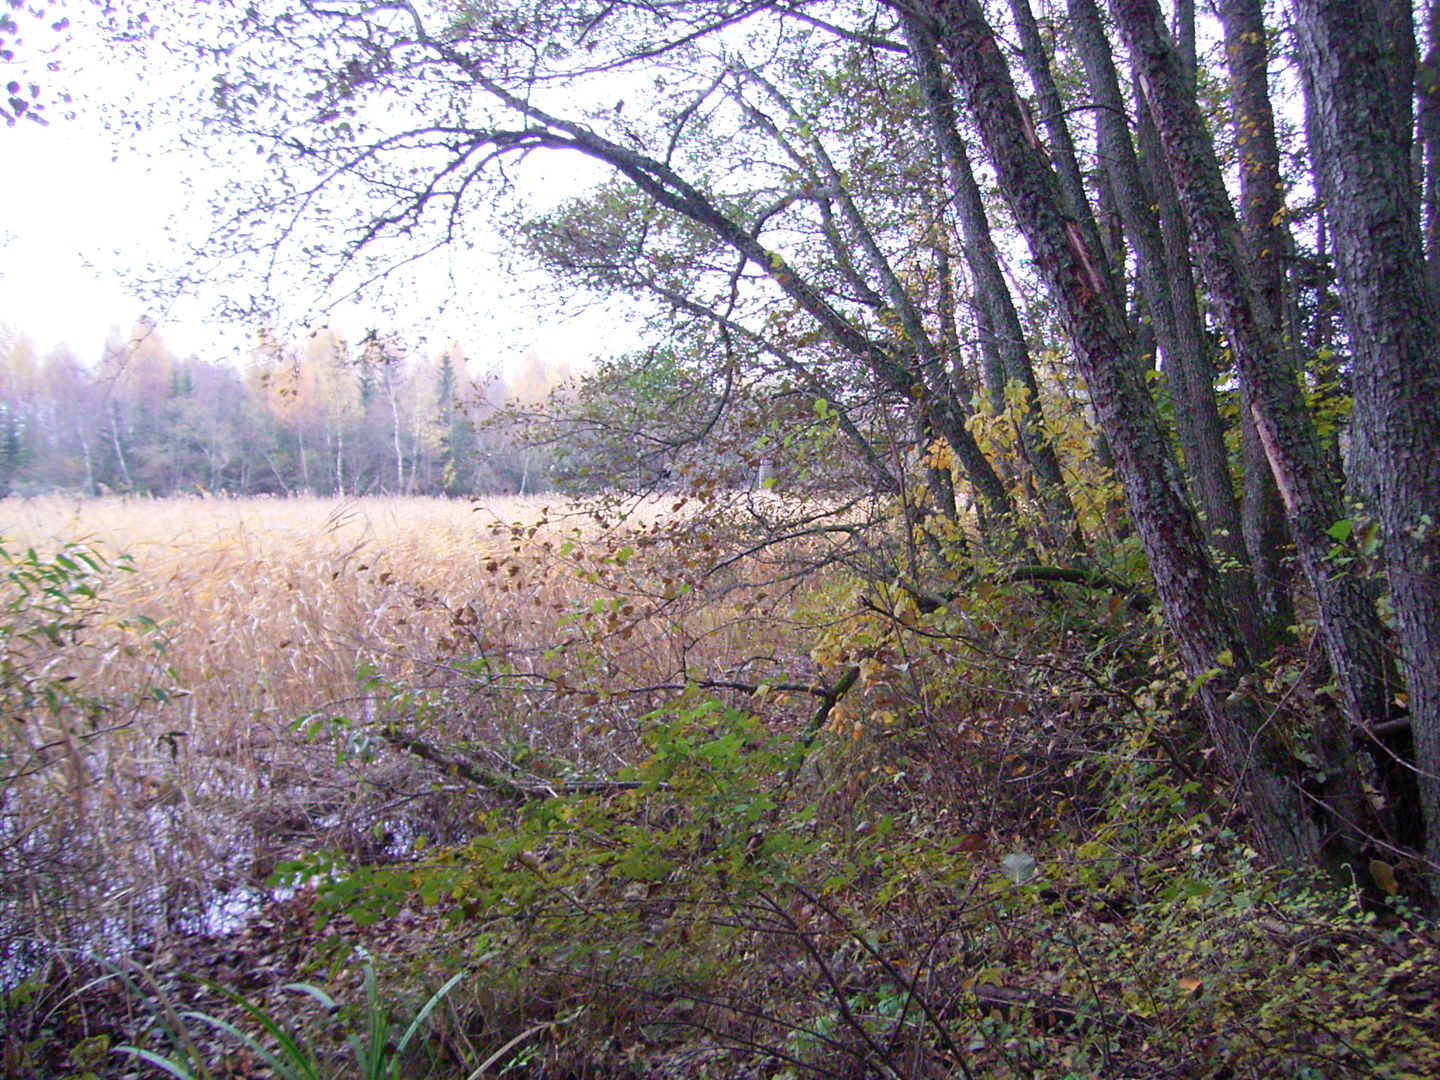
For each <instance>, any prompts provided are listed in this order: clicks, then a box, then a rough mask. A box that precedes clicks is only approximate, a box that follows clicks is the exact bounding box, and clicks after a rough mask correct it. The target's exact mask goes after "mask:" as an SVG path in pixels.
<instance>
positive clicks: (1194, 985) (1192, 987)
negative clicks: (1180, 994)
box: [1175, 975, 1202, 994]
mask: <svg viewBox="0 0 1440 1080" xmlns="http://www.w3.org/2000/svg"><path fill="white" fill-rule="evenodd" d="M1175 985H1176V986H1178V987H1180V989H1181V990H1184V991H1185V993H1187V994H1193V993H1195V992H1196V991H1197V990H1199V989H1200V987H1201V985H1202V983H1201V980H1199V979H1197V978H1196V977H1195V976H1194V975H1185V976H1182V977H1181V978H1179V979H1176V980H1175Z"/></svg>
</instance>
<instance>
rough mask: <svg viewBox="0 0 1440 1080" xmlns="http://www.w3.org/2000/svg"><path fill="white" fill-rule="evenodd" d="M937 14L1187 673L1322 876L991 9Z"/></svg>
mask: <svg viewBox="0 0 1440 1080" xmlns="http://www.w3.org/2000/svg"><path fill="white" fill-rule="evenodd" d="M924 10H925V11H926V12H927V13H928V14H929V15H930V16H931V17H933V18H934V20H935V22H936V23H937V29H938V34H939V38H940V41H941V43H942V45H943V47H944V50H945V53H946V55H947V57H948V59H949V61H950V66H951V70H952V71H953V72H954V74H955V78H956V82H957V84H958V85H959V86H960V87H961V88H962V90H963V92H964V97H965V99H966V101H967V103H968V106H969V110H970V114H971V116H972V117H973V119H974V121H975V123H976V126H977V128H978V129H979V131H980V135H981V137H982V139H983V140H984V143H985V146H986V148H987V150H988V152H989V155H990V159H991V162H992V164H993V165H994V167H995V172H996V177H997V179H998V181H999V184H1000V189H1001V192H1002V193H1003V195H1004V196H1005V199H1006V201H1007V202H1008V203H1009V205H1010V208H1011V210H1012V212H1013V213H1014V215H1015V218H1016V221H1017V223H1018V224H1019V226H1020V229H1021V231H1022V232H1023V233H1024V234H1025V237H1026V240H1027V242H1028V243H1029V246H1030V251H1031V254H1032V257H1033V258H1034V261H1035V265H1036V266H1037V268H1038V269H1039V271H1040V273H1041V274H1042V275H1043V277H1044V279H1045V282H1046V284H1047V286H1048V290H1049V292H1050V295H1051V296H1052V298H1053V299H1054V301H1055V303H1056V304H1057V305H1058V307H1059V311H1060V315H1061V318H1062V320H1063V322H1064V325H1065V328H1066V331H1067V334H1068V336H1069V338H1070V340H1071V342H1072V344H1073V346H1074V349H1075V353H1076V356H1077V359H1078V361H1079V364H1080V367H1081V370H1082V372H1083V374H1084V376H1085V380H1086V382H1087V384H1088V385H1089V388H1090V394H1091V398H1092V399H1093V401H1094V403H1095V408H1096V410H1097V412H1098V414H1099V417H1100V421H1101V424H1102V425H1103V427H1104V429H1105V433H1106V435H1107V437H1108V440H1109V443H1110V446H1111V449H1112V450H1113V452H1114V454H1115V461H1116V466H1117V468H1118V470H1119V474H1120V478H1121V480H1122V481H1123V482H1124V485H1125V491H1126V497H1127V499H1128V500H1129V503H1130V507H1131V512H1132V515H1133V517H1134V521H1135V526H1136V530H1137V532H1138V533H1139V536H1140V540H1141V543H1142V545H1143V546H1144V549H1145V553H1146V555H1147V556H1148V557H1149V560H1150V567H1151V571H1152V573H1153V574H1154V577H1155V587H1156V591H1157V593H1158V594H1159V597H1160V601H1161V604H1162V605H1163V606H1164V610H1165V614H1166V620H1167V624H1168V625H1169V627H1170V629H1171V632H1172V633H1173V634H1174V635H1175V639H1176V642H1177V644H1178V645H1179V648H1180V653H1181V656H1182V658H1183V661H1184V664H1185V668H1186V671H1187V672H1188V673H1190V675H1191V676H1192V677H1193V678H1196V680H1197V683H1198V684H1199V685H1198V690H1197V696H1198V698H1199V700H1200V702H1201V704H1202V706H1203V708H1204V710H1205V714H1206V717H1207V719H1208V720H1209V723H1210V730H1211V733H1212V735H1213V737H1214V739H1215V743H1216V747H1217V750H1218V751H1219V754H1220V757H1221V760H1222V762H1223V763H1224V767H1225V768H1226V769H1227V771H1228V772H1229V775H1230V776H1232V777H1233V778H1234V779H1235V781H1236V783H1237V784H1239V785H1241V786H1242V789H1243V790H1244V791H1245V794H1246V798H1247V801H1248V805H1249V807H1250V809H1251V810H1252V812H1253V815H1254V818H1253V819H1254V822H1255V825H1256V828H1257V830H1258V832H1259V834H1260V836H1261V837H1262V843H1263V844H1264V845H1265V847H1266V848H1267V849H1268V850H1269V852H1270V854H1271V855H1272V857H1274V858H1275V859H1277V860H1279V861H1281V862H1284V863H1287V864H1290V865H1294V866H1305V865H1312V864H1313V862H1314V860H1315V858H1316V856H1317V854H1318V852H1319V848H1320V837H1319V832H1318V830H1317V829H1316V827H1315V825H1314V823H1313V822H1312V820H1311V819H1310V817H1309V815H1308V814H1307V813H1306V812H1305V807H1304V804H1303V802H1302V800H1301V797H1300V794H1299V792H1298V790H1297V789H1296V787H1295V786H1294V785H1293V783H1292V777H1293V773H1294V768H1293V762H1292V761H1291V759H1290V758H1289V756H1288V753H1287V751H1286V750H1285V747H1284V745H1283V743H1282V740H1281V737H1280V732H1279V731H1278V730H1277V725H1275V724H1272V723H1269V722H1268V720H1269V718H1268V717H1267V715H1266V713H1265V712H1264V711H1263V710H1262V709H1261V708H1260V707H1259V704H1258V702H1257V701H1256V700H1255V699H1254V698H1253V697H1252V696H1251V694H1250V693H1249V692H1247V691H1246V690H1244V689H1243V688H1242V687H1243V685H1244V681H1245V680H1247V679H1248V677H1249V676H1251V675H1252V674H1253V671H1252V669H1251V666H1250V663H1249V659H1248V656H1247V654H1246V653H1245V649H1244V645H1243V644H1242V642H1241V640H1240V638H1239V635H1238V632H1237V630H1236V627H1235V625H1234V623H1233V621H1232V620H1231V618H1230V616H1229V614H1228V612H1227V610H1226V608H1225V606H1224V603H1223V601H1222V599H1221V597H1220V594H1219V592H1218V590H1217V589H1216V587H1215V575H1214V570H1213V566H1212V564H1211V562H1210V558H1209V553H1208V550H1207V546H1206V544H1205V540H1204V537H1203V535H1202V534H1201V531H1200V526H1199V522H1198V521H1197V519H1196V517H1195V515H1194V512H1193V511H1192V510H1191V509H1190V506H1189V504H1188V502H1187V501H1186V499H1185V497H1184V494H1183V488H1182V486H1181V482H1180V478H1179V472H1178V468H1177V466H1176V463H1175V460H1174V458H1173V457H1172V456H1171V454H1170V451H1169V448H1168V446H1167V443H1166V440H1165V437H1164V434H1163V431H1162V429H1161V427H1160V422H1159V416H1158V414H1157V411H1156V409H1155V405H1154V402H1153V401H1152V400H1151V398H1150V395H1149V392H1148V391H1147V389H1146V386H1145V383H1144V380H1143V378H1142V375H1141V371H1140V366H1139V364H1138V363H1137V362H1136V359H1135V357H1134V356H1133V355H1131V349H1132V348H1133V341H1132V340H1131V339H1130V335H1129V332H1128V328H1127V327H1126V324H1125V320H1124V314H1123V311H1122V310H1121V308H1120V306H1119V303H1118V300H1117V298H1116V297H1115V295H1114V294H1113V292H1112V290H1111V286H1110V283H1109V282H1107V281H1106V280H1105V279H1104V277H1103V276H1102V275H1101V274H1100V273H1099V272H1098V270H1097V268H1096V264H1095V259H1094V257H1093V256H1092V254H1091V252H1090V251H1089V250H1088V249H1087V246H1086V242H1085V238H1084V236H1083V234H1082V233H1081V231H1080V229H1079V228H1078V227H1077V226H1076V223H1075V222H1074V221H1073V220H1070V219H1068V218H1067V217H1066V216H1065V214H1064V212H1063V209H1062V204H1061V202H1060V199H1059V195H1058V190H1057V187H1056V181H1055V177H1054V174H1053V173H1052V172H1051V169H1050V166H1049V163H1048V161H1047V160H1046V156H1045V153H1044V150H1043V148H1042V147H1041V145H1040V142H1039V140H1038V139H1037V138H1036V137H1035V134H1034V130H1033V128H1031V127H1029V125H1028V124H1027V123H1026V121H1025V119H1024V117H1023V116H1022V115H1021V114H1020V109H1019V106H1018V104H1017V100H1016V96H1015V88H1014V84H1013V82H1012V80H1011V78H1010V73H1009V70H1008V69H1007V68H1006V66H1005V62H1004V59H1003V57H1002V54H1001V51H1000V46H999V45H998V43H997V42H996V40H995V35H994V33H993V32H992V31H991V29H990V27H989V26H988V25H987V24H986V23H985V18H984V15H983V13H982V11H981V9H980V7H979V3H978V0H928V2H927V3H926V4H925V5H924ZM1227 653H1228V655H1229V657H1230V658H1231V659H1232V660H1233V666H1228V667H1227V666H1224V665H1218V666H1217V658H1220V657H1222V654H1227ZM1212 672H1215V673H1216V674H1213V675H1211V673H1212ZM1207 676H1210V677H1207Z"/></svg>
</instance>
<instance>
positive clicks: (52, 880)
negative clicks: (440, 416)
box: [0, 497, 805, 948]
mask: <svg viewBox="0 0 1440 1080" xmlns="http://www.w3.org/2000/svg"><path fill="white" fill-rule="evenodd" d="M667 509H671V507H668V506H664V505H661V504H658V503H657V504H652V505H648V506H642V507H640V508H639V510H638V512H634V513H632V514H630V515H629V516H628V517H626V518H625V519H624V520H623V521H622V520H619V519H618V518H616V517H615V516H614V515H613V514H610V515H601V516H599V517H596V516H589V515H586V514H584V513H582V512H581V511H580V510H578V509H577V508H574V507H570V506H567V505H565V504H564V503H563V502H558V501H556V500H554V499H548V500H547V499H543V498H529V499H517V498H513V497H511V498H503V499H496V500H488V501H487V500H482V501H477V502H468V501H463V500H444V499H423V498H366V499H319V498H304V499H288V500H281V499H242V500H227V499H210V498H185V499H169V500H149V499H137V498H132V499H104V500H86V501H77V500H66V499H61V498H47V499H35V500H13V499H12V500H6V501H3V502H0V536H3V537H4V543H5V546H6V548H7V549H8V550H10V551H11V552H16V551H23V550H24V549H25V548H27V547H32V546H33V547H34V548H35V549H36V550H37V552H39V553H41V554H46V553H50V552H53V551H56V550H58V549H59V548H60V547H61V546H62V545H64V544H67V543H78V544H82V545H85V546H87V547H89V548H91V549H93V550H94V551H96V552H98V553H99V554H101V555H103V556H104V557H105V558H106V559H107V560H110V561H111V562H112V563H115V564H117V565H118V564H120V562H121V560H122V558H123V559H128V560H129V561H130V566H131V567H132V568H133V572H121V571H118V570H117V571H113V572H111V573H109V574H107V575H106V580H105V582H104V584H103V587H102V589H101V593H100V595H101V604H100V607H99V608H98V610H97V612H96V613H95V616H94V618H93V619H92V620H91V621H90V625H89V627H88V629H87V630H86V632H85V634H84V635H83V638H82V640H81V641H80V642H79V643H77V644H76V645H74V646H72V647H67V648H66V649H64V650H62V651H60V652H58V653H57V655H55V656H54V657H52V658H51V662H52V663H53V664H54V665H55V668H54V670H55V671H57V672H58V671H61V670H63V671H64V672H65V674H66V676H67V677H73V682H71V683H69V684H67V685H68V686H69V687H70V688H71V689H72V690H73V691H74V692H75V693H77V694H82V695H83V694H86V693H90V694H93V695H95V696H97V697H100V698H103V699H104V701H105V702H106V703H107V704H106V710H105V715H104V717H103V719H101V720H100V721H99V724H98V726H99V727H100V728H101V731H100V733H99V734H95V733H94V731H93V730H89V729H87V727H86V723H88V724H89V725H90V728H92V729H93V728H94V727H95V726H96V722H95V721H94V720H93V719H92V720H90V721H87V722H82V721H81V720H80V719H78V718H77V717H74V716H71V717H69V718H64V717H59V718H57V717H53V716H52V717H50V718H49V719H47V720H44V721H43V723H42V722H36V723H31V724H30V725H29V727H28V728H23V727H22V726H21V725H19V724H17V723H15V722H13V721H12V722H11V726H10V730H9V731H7V732H6V737H7V738H8V739H11V740H20V741H21V745H22V746H23V745H24V740H30V743H29V746H30V749H31V750H32V751H33V750H34V747H35V746H37V745H43V746H45V747H48V748H49V749H48V750H47V757H46V758H45V760H46V761H47V762H48V763H47V764H46V765H45V767H43V768H40V769H37V770H35V771H34V772H33V773H31V774H30V775H27V776H25V777H24V778H23V779H21V780H19V781H16V782H13V783H11V784H9V785H8V788H9V790H8V793H7V797H8V798H7V806H6V815H7V816H6V827H7V829H8V835H5V836H3V839H4V841H5V843H6V845H7V846H8V847H9V848H10V850H11V851H12V852H19V853H21V854H23V856H24V857H23V858H18V859H17V860H16V861H17V864H18V865H20V866H21V867H22V869H24V870H25V871H26V872H25V873H20V874H14V875H12V876H11V879H10V882H9V884H8V886H7V890H8V902H9V903H10V904H11V905H14V904H16V903H17V902H18V903H21V906H22V907H24V908H26V909H27V910H28V911H29V915H28V919H29V922H28V923H27V925H25V926H23V927H20V928H19V929H18V930H17V928H16V927H15V926H13V925H12V926H8V927H7V926H3V925H0V948H3V947H4V946H5V945H6V941H5V940H4V939H5V937H6V936H7V935H14V934H16V933H23V934H29V935H38V936H41V937H60V936H63V935H64V934H65V933H66V930H65V929H64V924H65V922H66V920H70V919H88V920H90V921H91V922H92V923H93V921H94V918H95V913H96V912H100V913H101V914H103V916H104V919H103V922H104V925H105V927H106V930H107V933H110V934H116V933H118V935H119V937H121V938H122V939H123V938H126V937H127V936H128V937H130V938H136V937H144V936H145V935H146V934H147V933H149V931H148V930H146V929H134V930H127V929H123V928H124V927H125V926H126V925H127V924H128V922H129V921H130V920H134V919H139V920H142V921H146V922H148V923H153V922H155V921H156V920H157V919H158V920H160V921H161V922H163V921H166V920H171V921H173V920H175V919H178V918H180V915H181V913H182V912H183V913H188V914H187V915H186V917H187V918H191V919H193V916H194V913H195V912H196V911H197V910H198V911H213V910H215V903H216V899H215V898H216V897H217V896H223V895H225V894H226V892H227V890H233V889H237V888H242V889H243V888H255V887H256V886H257V885H258V884H259V883H260V882H261V881H263V878H264V876H265V875H266V873H268V871H269V869H270V868H271V867H272V866H273V864H274V861H275V859H276V858H278V857H282V856H284V855H285V854H287V850H289V848H296V847H301V846H305V845H311V846H313V845H314V844H317V843H322V842H337V843H346V844H351V845H353V844H355V843H357V842H363V835H362V836H361V838H360V839H359V840H357V837H356V830H357V828H358V829H359V831H360V833H361V834H363V832H364V830H365V829H366V828H370V829H372V830H373V832H374V834H375V837H376V838H377V839H376V843H377V844H379V845H380V846H384V845H385V844H392V845H393V844H394V843H395V842H396V840H395V837H396V835H399V836H400V837H401V838H402V839H403V838H404V837H405V836H412V835H415V834H417V833H423V832H426V831H430V829H431V828H432V827H433V828H439V827H440V826H439V824H438V823H437V822H434V821H431V820H429V819H428V818H427V815H431V814H435V813H438V812H439V810H438V809H437V807H439V806H441V804H442V803H443V800H444V796H445V795H446V794H447V793H448V794H450V795H452V796H453V794H454V792H455V791H456V789H457V785H456V784H455V783H453V782H449V781H446V780H445V779H444V778H443V776H442V777H441V778H440V779H439V780H438V781H437V779H436V778H435V776H434V775H433V770H432V774H431V775H430V776H429V777H425V776H423V775H422V776H419V777H418V778H417V772H416V769H415V763H414V762H412V761H409V760H406V761H403V762H397V761H394V760H393V759H394V758H395V757H396V756H397V755H394V754H391V755H389V758H390V759H391V760H390V762H389V764H390V768H388V769H387V768H385V767H384V766H385V764H386V762H385V760H383V759H385V757H386V755H385V754H383V753H382V754H381V755H380V756H381V758H382V761H381V762H380V763H379V766H378V767H377V766H374V765H372V766H369V767H366V768H363V769H362V768H360V767H359V765H358V764H357V760H358V758H359V757H363V756H364V754H363V753H352V754H351V755H350V756H348V757H345V756H344V755H342V754H341V753H340V752H339V751H340V749H341V748H342V747H348V748H349V750H351V751H353V752H363V751H364V750H366V748H367V746H373V741H372V740H371V734H370V733H371V732H372V731H373V728H374V721H376V720H381V719H397V720H399V721H402V722H404V723H406V724H407V725H411V726H412V727H413V728H415V729H417V730H421V733H422V734H423V733H424V730H425V729H426V726H427V725H428V726H429V730H431V731H432V732H433V734H434V737H435V739H436V741H438V742H440V743H442V744H444V745H447V746H455V745H460V746H464V747H466V748H467V749H468V750H469V751H470V752H472V753H475V754H478V755H479V756H481V757H482V759H485V760H489V761H492V762H494V763H499V764H502V765H504V766H505V767H507V768H508V767H510V766H512V765H514V764H515V763H517V762H523V761H525V760H535V761H540V760H544V761H546V762H547V763H552V764H553V763H554V762H557V761H558V762H561V763H563V764H564V765H565V767H567V768H573V769H575V770H578V771H580V772H589V773H594V774H605V773H607V772H613V771H614V770H615V769H617V768H619V767H620V766H622V765H623V764H625V762H626V760H627V759H628V758H629V757H630V756H631V754H632V752H633V750H634V749H635V748H636V746H637V745H638V744H637V741H636V738H635V735H636V724H635V721H636V720H637V719H638V717H639V716H640V715H641V714H643V712H645V711H647V710H648V709H650V708H654V707H655V704H656V701H657V693H649V694H646V693H637V692H635V689H636V688H644V687H657V686H659V687H666V686H669V687H673V686H675V685H676V682H677V680H679V681H683V679H684V675H685V673H687V672H700V671H705V672H711V673H713V672H716V671H722V670H723V671H729V672H732V673H737V672H740V671H741V670H742V669H744V670H748V671H750V673H751V677H753V678H755V679H758V680H763V679H765V678H769V677H773V674H774V671H776V670H779V668H778V667H776V665H779V664H785V663H790V664H791V670H793V666H794V664H797V663H798V664H803V663H804V662H805V659H804V657H803V656H800V655H794V654H793V653H787V652H786V650H787V649H790V650H793V648H794V647H795V646H796V645H797V644H798V639H795V638H794V637H793V635H792V634H791V633H790V630H789V628H788V624H787V617H786V615H785V614H784V611H783V609H782V606H781V604H780V602H779V600H778V599H777V598H775V597H771V598H769V599H768V600H767V598H766V596H765V594H764V592H763V591H759V590H757V589H750V590H748V592H747V591H746V590H744V589H741V590H738V591H737V590H735V589H734V585H735V584H739V585H742V586H743V585H745V584H746V582H745V581H743V580H741V579H740V578H739V577H738V576H737V572H736V571H735V570H734V569H731V570H730V571H727V572H728V573H729V574H730V580H731V583H732V584H731V591H730V592H729V593H728V594H726V595H727V598H726V599H725V600H724V601H723V602H721V603H719V604H715V603H702V602H700V600H699V599H698V593H690V592H689V580H687V571H686V568H685V566H684V565H682V564H683V559H682V560H679V561H678V562H677V558H676V554H675V551H676V549H675V548H674V547H673V546H666V545H663V544H661V543H660V542H659V541H658V539H657V537H658V536H659V530H660V526H659V524H658V523H659V521H660V519H661V518H662V517H663V516H664V513H665V511H666V510H667ZM693 524H694V520H693V518H692V520H691V525H692V526H693ZM702 528H708V526H702ZM708 535H709V534H708V533H705V534H702V537H701V542H700V544H699V545H698V547H699V548H700V549H701V550H704V548H705V546H706V545H707V544H709V546H710V548H711V550H712V551H713V550H714V548H715V543H714V538H713V537H712V538H711V539H709V540H707V539H705V537H706V536H708ZM652 544H653V545H654V546H653V547H652V546H651V545H652ZM136 616H148V617H149V618H151V619H154V620H155V621H156V622H157V623H158V624H159V626H160V628H161V638H162V639H163V648H161V649H159V650H156V649H153V648H152V647H151V645H150V640H151V639H153V638H154V636H155V635H154V634H153V633H151V632H141V631H136V630H134V629H130V630H126V629H124V627H123V624H124V622H125V621H126V620H132V619H134V618H135V617H136ZM756 664H761V665H770V666H769V667H766V668H765V669H764V670H758V671H757V670H756V669H755V665H756ZM462 665H463V666H462ZM747 665H749V667H748V668H747ZM362 671H363V672H370V673H373V674H374V675H376V676H378V677H379V681H377V682H374V683H371V684H369V685H368V686H367V685H363V684H362V681H361V673H362ZM156 686H158V687H173V688H174V689H175V692H174V693H173V694H171V695H168V700H167V701H163V702H161V701H156V700H155V699H154V695H153V694H151V693H150V688H152V687H156ZM581 688H583V689H585V690H586V691H587V692H585V693H576V692H575V691H576V690H578V689H581ZM590 690H598V691H600V694H599V696H598V697H597V696H596V695H595V694H593V693H589V692H588V691H590ZM607 690H612V691H615V693H613V695H611V694H607V693H606V691H607ZM658 693H661V694H663V693H664V691H659V692H658ZM306 717H318V718H324V717H343V718H347V719H348V721H349V724H348V726H347V725H346V724H345V723H343V722H342V723H341V724H339V725H336V724H329V725H327V724H323V723H315V724H309V725H307V724H306V723H305V718H306ZM112 728H113V729H114V730H110V729H112ZM327 732H329V733H332V734H333V733H335V732H338V733H339V735H338V737H334V738H325V737H318V736H324V735H325V734H326V733H327ZM307 736H308V737H307ZM12 747H13V744H12ZM342 758H343V760H342ZM450 803H451V804H454V803H455V800H454V799H453V798H451V799H450ZM462 805H463V800H462ZM451 810H452V812H453V806H452V807H451ZM402 817H403V818H406V820H408V822H409V823H408V824H404V825H400V824H397V822H398V821H399V820H400V818H402ZM342 833H343V834H344V835H345V839H343V840H341V839H337V837H339V836H340V834H342ZM287 845H289V848H287ZM57 883H58V884H57ZM27 889H28V890H29V897H28V899H26V900H23V901H21V900H19V895H20V894H21V893H22V892H23V891H24V890H27ZM47 893H48V894H49V895H47ZM251 895H253V894H251ZM117 928H120V929H118V930H117ZM72 932H73V931H72Z"/></svg>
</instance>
